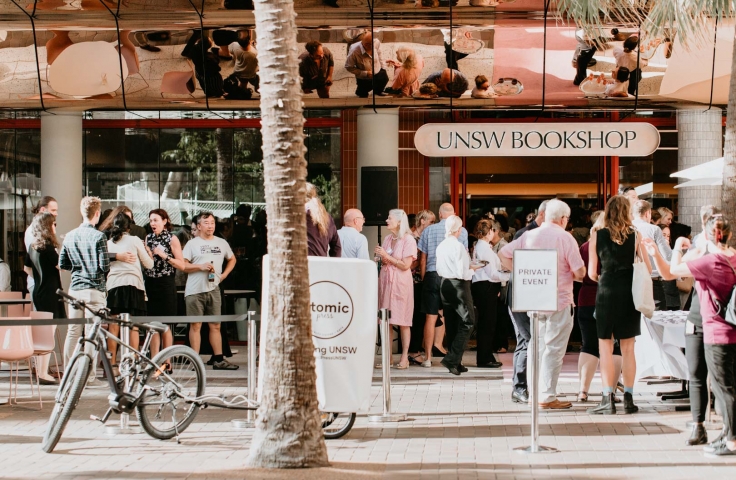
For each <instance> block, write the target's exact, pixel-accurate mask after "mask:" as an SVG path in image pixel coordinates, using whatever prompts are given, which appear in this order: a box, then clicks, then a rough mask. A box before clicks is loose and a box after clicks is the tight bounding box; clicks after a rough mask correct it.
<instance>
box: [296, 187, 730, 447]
mask: <svg viewBox="0 0 736 480" xmlns="http://www.w3.org/2000/svg"><path fill="white" fill-rule="evenodd" d="M316 201H317V202H318V201H319V200H318V199H316ZM308 210H309V212H310V215H313V213H312V212H313V211H314V210H313V208H312V207H308ZM701 213H702V221H703V232H702V233H700V234H698V235H697V236H696V237H695V238H694V239H693V240H692V241H691V240H690V239H689V230H688V229H687V228H684V227H683V226H681V225H680V226H679V227H680V228H678V229H677V231H678V233H677V234H676V235H673V234H672V233H671V230H675V226H676V224H675V222H673V217H674V214H673V212H672V211H671V210H669V209H667V208H660V209H658V210H654V209H653V208H652V206H651V204H650V203H649V202H647V201H646V200H641V199H639V197H638V195H637V194H636V191H635V190H634V189H632V188H625V189H623V190H622V191H621V192H620V194H619V195H616V196H613V197H612V198H611V199H610V200H609V201H608V203H607V204H606V206H605V209H604V210H602V211H601V210H599V211H595V212H590V214H589V215H587V216H585V219H586V220H585V221H587V222H590V223H591V224H592V225H590V224H589V225H585V224H584V222H581V221H580V220H576V222H571V216H573V212H572V209H571V208H570V206H568V205H567V204H566V203H565V202H563V201H561V200H558V199H551V200H545V201H543V202H542V203H541V205H540V206H539V209H538V210H537V212H536V215H530V216H529V217H528V223H527V224H526V225H525V226H524V227H522V228H519V229H518V230H516V231H515V232H514V233H513V234H512V233H510V232H508V230H509V228H508V227H507V228H506V229H502V228H501V222H506V221H507V219H505V218H504V216H503V215H496V216H495V217H494V216H493V215H490V214H489V215H488V216H489V217H490V218H482V219H474V220H473V222H472V223H473V228H472V231H471V232H472V233H469V232H468V231H467V230H466V229H465V228H464V227H463V221H462V219H461V218H460V217H458V216H457V215H455V212H454V209H453V206H452V205H450V204H443V205H442V206H441V207H440V209H439V212H438V216H437V217H435V215H434V213H433V212H431V211H428V210H424V211H421V212H419V213H417V214H416V215H411V216H409V215H407V214H406V212H404V211H403V210H400V209H394V210H391V211H390V212H389V216H388V218H387V220H386V225H387V227H388V230H389V232H390V233H389V234H388V235H386V236H385V237H384V238H383V241H382V242H381V245H380V246H377V247H376V248H375V250H374V259H375V260H376V261H377V262H378V263H379V268H380V274H379V308H388V309H390V310H391V312H392V315H391V320H390V323H391V324H392V325H395V326H398V328H399V336H400V342H401V357H400V359H399V361H398V363H396V364H395V365H393V367H394V368H398V369H406V368H408V367H409V366H410V365H411V364H415V365H418V366H422V367H431V366H432V365H433V358H434V357H442V359H441V361H440V364H441V365H442V366H444V367H445V368H447V370H448V372H449V373H451V374H453V375H461V374H462V373H464V372H466V371H467V367H466V366H465V365H464V364H463V354H464V353H465V351H466V349H467V348H468V339H469V338H470V336H471V332H473V331H475V336H476V340H477V346H476V366H477V367H478V368H499V367H501V366H502V364H501V363H500V362H499V361H498V360H497V359H496V357H495V353H496V352H497V351H499V348H500V347H499V343H500V342H499V341H498V340H497V337H498V336H499V332H498V330H497V325H498V324H499V320H500V315H499V314H500V312H502V311H504V310H505V311H506V312H507V313H508V314H509V315H510V318H511V320H512V323H513V328H514V331H515V334H516V347H515V350H514V365H513V379H512V385H513V388H512V400H513V401H514V402H517V403H523V404H527V403H528V402H529V393H528V383H527V349H528V345H529V343H530V339H531V325H530V323H531V322H530V318H529V316H528V315H527V314H526V313H522V312H515V311H513V305H512V302H511V301H510V299H511V298H512V297H511V294H510V290H511V289H512V288H513V285H512V282H511V280H512V279H511V278H510V274H509V272H510V271H511V270H512V267H513V264H512V259H513V252H514V251H515V250H516V249H554V250H556V251H557V252H558V269H557V286H558V299H557V300H558V301H557V311H555V312H544V313H542V314H541V315H540V316H541V321H540V330H539V358H540V366H539V369H540V370H539V371H540V384H539V388H540V392H541V393H540V396H539V407H540V408H542V409H547V410H558V409H569V408H571V407H572V403H571V402H569V401H567V400H565V399H564V398H559V397H558V391H557V383H558V379H559V375H560V371H561V368H562V362H563V357H564V355H565V353H566V351H567V347H568V341H569V339H570V335H571V332H572V330H573V324H574V318H577V321H578V325H579V328H580V332H581V337H582V351H581V354H580V356H579V361H578V370H579V376H580V389H579V393H578V396H577V401H578V402H579V403H585V402H588V401H589V389H590V385H591V382H592V379H593V377H594V375H595V372H596V370H598V369H599V368H600V372H601V378H602V383H603V389H602V394H601V401H600V402H599V403H598V404H597V405H595V406H592V407H590V408H588V410H587V411H588V413H589V414H593V415H606V414H615V413H617V411H618V410H617V409H620V410H623V412H624V413H626V414H633V413H636V412H637V411H638V410H639V407H638V406H637V405H636V403H635V401H634V383H635V380H636V356H635V350H634V344H635V341H636V337H637V336H639V335H640V334H641V315H642V313H641V312H640V311H639V310H637V308H641V307H640V306H638V305H637V304H636V303H635V299H634V295H633V293H632V289H633V286H634V264H635V263H636V262H641V263H642V264H643V265H644V266H645V267H646V270H645V271H646V272H648V274H649V275H651V280H652V285H653V292H654V293H653V296H654V298H653V300H654V301H655V302H656V305H657V307H656V308H657V309H659V310H667V309H669V310H683V309H689V310H690V314H689V317H688V324H687V325H688V333H687V359H688V364H689V366H690V375H691V383H690V396H691V404H692V410H693V420H694V427H693V431H692V434H691V436H690V438H689V439H688V444H689V445H703V444H706V443H708V438H707V433H706V431H705V428H704V427H703V422H704V420H705V413H706V412H705V408H706V405H707V404H708V402H707V397H706V395H707V389H706V387H705V384H706V381H707V380H706V378H707V376H708V372H710V375H711V381H712V382H713V391H714V392H715V395H716V399H717V402H718V403H719V405H720V410H721V412H723V416H724V428H723V431H722V433H721V435H720V436H719V437H718V438H717V439H716V440H714V441H713V442H711V443H710V444H708V445H707V446H706V447H704V448H705V451H706V454H708V455H712V456H722V455H736V437H735V434H736V430H734V429H735V428H736V403H735V402H736V325H734V324H732V323H729V321H727V320H726V317H727V316H728V315H727V313H728V314H732V315H733V317H734V318H736V311H729V309H732V308H734V307H733V306H731V305H730V304H729V300H730V298H731V293H732V291H733V290H734V288H735V287H736V262H735V261H734V260H733V259H732V258H731V257H733V256H734V255H735V254H736V250H734V249H732V248H730V247H729V246H728V241H729V239H730V237H731V229H730V226H729V223H728V221H727V220H726V219H725V218H724V217H723V215H722V214H720V213H719V212H718V209H717V208H715V207H713V206H706V207H704V208H703V210H702V212H701ZM410 217H413V221H411V222H410ZM576 217H578V218H579V217H580V214H579V212H578V214H577V215H576ZM435 218H437V219H438V220H439V221H437V222H435ZM364 221H365V219H364V218H363V216H362V214H361V212H360V211H359V210H356V209H350V210H348V211H347V212H345V219H344V225H343V227H342V228H341V229H340V230H337V235H336V236H337V237H338V239H337V240H338V241H340V240H342V242H343V247H342V248H341V247H340V246H339V245H337V246H336V249H335V251H334V253H333V251H332V247H331V246H330V247H328V252H329V253H325V250H324V246H326V245H327V242H328V239H329V238H332V237H331V236H328V235H327V234H325V235H323V236H322V237H321V238H322V240H321V241H322V245H323V247H320V248H316V247H315V248H312V247H311V246H310V252H312V251H315V252H319V254H330V255H332V256H342V257H351V258H364V259H368V258H369V253H368V243H367V239H366V238H365V237H364V236H363V235H361V234H360V232H361V230H362V228H363V223H364ZM469 223H470V222H469ZM517 225H518V224H517ZM325 231H326V232H332V229H326V230H325ZM330 235H331V234H330ZM511 236H513V238H504V237H511ZM509 240H510V241H509ZM685 252H687V253H685ZM645 275H646V274H645ZM688 278H692V279H694V285H695V288H694V290H693V288H692V287H693V282H692V281H691V282H687V281H686V280H687V279H688ZM576 284H577V286H576ZM671 288H674V289H675V291H671ZM680 291H682V293H683V294H684V295H682V297H681V295H680V294H679V293H680ZM576 307H577V316H576V315H575V313H576V312H575V310H576ZM729 318H730V317H729ZM501 335H504V333H501ZM445 347H446V348H445ZM618 390H621V391H622V392H623V404H622V405H619V406H618V407H617V404H619V402H621V399H619V397H617V395H616V393H617V391H618Z"/></svg>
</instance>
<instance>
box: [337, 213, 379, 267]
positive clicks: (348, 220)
mask: <svg viewBox="0 0 736 480" xmlns="http://www.w3.org/2000/svg"><path fill="white" fill-rule="evenodd" d="M364 223H365V217H364V216H363V212H361V211H360V210H358V209H357V208H350V209H348V210H347V211H346V212H345V215H344V216H343V217H342V228H341V229H340V230H338V231H337V236H338V237H340V245H341V246H342V258H362V259H363V260H370V259H371V257H370V256H369V255H368V239H367V238H365V235H363V234H361V233H360V232H362V231H363V224H364Z"/></svg>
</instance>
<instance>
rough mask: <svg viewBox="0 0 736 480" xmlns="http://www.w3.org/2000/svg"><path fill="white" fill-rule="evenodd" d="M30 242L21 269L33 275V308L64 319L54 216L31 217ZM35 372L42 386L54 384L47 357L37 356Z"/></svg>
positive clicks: (64, 310)
mask: <svg viewBox="0 0 736 480" xmlns="http://www.w3.org/2000/svg"><path fill="white" fill-rule="evenodd" d="M31 234H32V235H33V241H32V242H31V246H30V249H29V250H28V255H26V259H25V268H24V270H25V271H26V273H27V274H28V275H33V281H34V282H35V287H34V288H33V298H32V300H33V306H34V307H35V309H36V311H38V312H51V313H52V314H53V315H54V318H67V317H66V308H64V303H62V302H60V301H59V296H58V295H57V294H56V290H58V289H60V288H61V275H59V268H58V265H59V254H58V253H56V249H57V248H58V247H59V243H58V241H57V240H56V216H54V215H52V214H51V213H49V212H42V213H39V214H38V215H36V216H35V217H34V218H33V223H32V224H31ZM38 360H39V361H38V364H37V365H36V370H37V371H38V372H39V376H38V378H39V381H40V382H41V383H42V384H55V383H56V380H54V379H53V378H52V377H51V376H49V375H48V373H47V372H48V362H49V355H42V356H39V357H38Z"/></svg>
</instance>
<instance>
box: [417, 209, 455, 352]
mask: <svg viewBox="0 0 736 480" xmlns="http://www.w3.org/2000/svg"><path fill="white" fill-rule="evenodd" d="M453 215H455V207H453V206H452V204H451V203H443V204H442V205H440V211H439V219H440V221H439V222H437V223H435V224H432V225H430V226H428V227H427V228H425V229H424V231H423V232H422V236H421V237H419V243H418V244H417V248H418V249H419V251H420V252H422V258H421V260H420V262H419V265H420V267H419V270H420V273H421V276H422V312H424V314H425V315H426V316H427V317H426V321H425V323H424V361H423V362H422V366H423V367H431V366H432V363H431V361H432V354H433V353H432V350H433V349H434V354H435V355H437V356H444V352H443V351H442V350H441V349H440V347H441V346H442V337H443V335H439V334H438V337H439V338H438V339H437V341H438V343H439V345H436V343H435V322H437V316H438V315H439V312H440V310H442V299H441V298H440V285H441V284H442V278H441V277H440V276H439V275H438V273H437V246H438V245H439V244H440V243H442V241H443V240H444V239H445V221H446V220H447V219H448V218H450V217H451V216H453ZM458 240H459V241H460V243H461V244H462V245H463V247H465V249H466V250H467V249H468V231H467V230H465V228H464V227H461V228H460V234H459V236H458ZM444 327H445V326H444V325H439V326H438V328H441V329H443V330H441V332H442V333H444Z"/></svg>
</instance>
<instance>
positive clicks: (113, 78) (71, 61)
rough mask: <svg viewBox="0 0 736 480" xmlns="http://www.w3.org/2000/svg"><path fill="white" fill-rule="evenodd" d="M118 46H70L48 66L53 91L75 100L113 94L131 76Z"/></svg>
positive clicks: (86, 43)
mask: <svg viewBox="0 0 736 480" xmlns="http://www.w3.org/2000/svg"><path fill="white" fill-rule="evenodd" d="M122 70H123V72H122V74H123V78H122V79H121V78H120V56H119V55H118V51H117V50H116V49H115V46H114V45H113V44H112V43H107V42H79V43H75V44H73V45H70V46H68V47H67V48H65V49H64V51H63V52H61V53H60V54H59V56H58V57H56V60H54V63H52V64H51V66H49V85H51V88H53V89H54V91H56V92H58V93H63V94H66V95H72V96H75V97H92V96H95V95H102V94H105V93H113V92H115V91H116V90H117V89H118V88H120V84H121V83H122V81H124V80H125V78H127V76H128V65H127V64H126V63H125V61H123V62H122Z"/></svg>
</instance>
